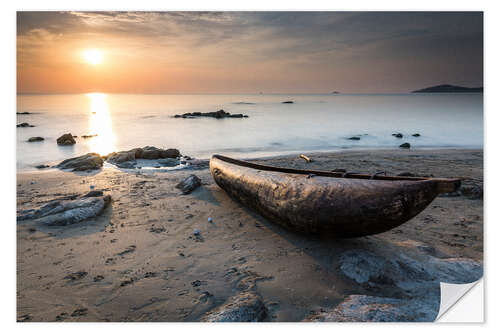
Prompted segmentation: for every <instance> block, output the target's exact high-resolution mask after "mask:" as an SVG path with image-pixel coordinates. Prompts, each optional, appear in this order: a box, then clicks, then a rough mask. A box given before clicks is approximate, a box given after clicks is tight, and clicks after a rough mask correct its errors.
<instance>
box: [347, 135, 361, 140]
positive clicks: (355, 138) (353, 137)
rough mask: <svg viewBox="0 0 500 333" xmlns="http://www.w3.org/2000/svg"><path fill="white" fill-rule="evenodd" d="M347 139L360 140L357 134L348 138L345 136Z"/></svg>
mask: <svg viewBox="0 0 500 333" xmlns="http://www.w3.org/2000/svg"><path fill="white" fill-rule="evenodd" d="M347 140H361V138H360V137H359V136H351V137H350V138H347Z"/></svg>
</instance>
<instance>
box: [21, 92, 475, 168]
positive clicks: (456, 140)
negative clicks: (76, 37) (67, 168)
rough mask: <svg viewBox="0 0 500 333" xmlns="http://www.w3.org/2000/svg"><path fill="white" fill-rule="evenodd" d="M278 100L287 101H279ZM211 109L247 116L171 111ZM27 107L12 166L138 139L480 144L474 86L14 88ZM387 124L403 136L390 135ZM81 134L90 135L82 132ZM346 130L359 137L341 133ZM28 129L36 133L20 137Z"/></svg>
mask: <svg viewBox="0 0 500 333" xmlns="http://www.w3.org/2000/svg"><path fill="white" fill-rule="evenodd" d="M286 100H292V101H294V104H282V103H281V102H283V101H286ZM250 103H251V104H250ZM219 109H224V110H225V111H227V112H230V113H244V114H247V115H248V116H249V118H243V119H238V118H228V119H221V120H217V119H214V118H200V119H182V118H180V119H178V118H173V117H172V116H173V115H175V114H181V113H185V112H196V111H199V112H209V111H217V110H219ZM26 111H27V112H32V113H33V114H30V115H17V123H21V122H28V123H30V124H33V125H35V126H36V127H32V128H17V168H18V170H19V171H28V170H33V167H34V166H35V165H38V164H42V163H46V164H50V163H54V162H56V161H60V160H63V159H66V158H69V157H74V156H78V155H81V154H84V153H87V152H97V153H100V154H107V153H110V152H113V151H119V150H128V149H131V148H135V147H143V146H147V145H150V146H157V147H163V148H178V149H179V150H180V151H181V153H182V154H185V155H189V156H194V157H197V158H208V157H210V155H211V154H214V153H220V154H226V155H229V156H233V157H260V156H272V155H281V154H287V153H297V152H312V151H333V150H341V149H360V148H397V147H398V146H399V144H401V143H403V142H409V143H410V144H411V146H412V147H415V148H432V147H457V148H482V147H483V94H398V95H361V94H349V95H345V94H340V95H122V94H99V93H93V94H79V95H19V96H17V112H26ZM69 132H70V133H72V134H73V135H77V136H78V138H77V139H76V140H77V143H76V145H74V146H69V147H67V146H66V147H64V146H58V145H57V144H56V139H57V138H58V137H59V136H60V135H62V134H64V133H69ZM396 132H401V133H402V134H403V135H404V138H403V139H397V138H394V137H393V136H391V134H392V133H396ZM414 133H419V134H420V135H421V136H420V137H413V136H411V134H414ZM89 134H97V135H98V136H97V137H94V138H91V139H83V138H81V136H82V135H89ZM355 135H359V136H360V137H361V140H359V141H353V140H348V139H347V138H349V137H351V136H355ZM32 136H42V137H44V138H45V141H43V142H35V143H28V142H27V140H28V139H29V138H30V137H32Z"/></svg>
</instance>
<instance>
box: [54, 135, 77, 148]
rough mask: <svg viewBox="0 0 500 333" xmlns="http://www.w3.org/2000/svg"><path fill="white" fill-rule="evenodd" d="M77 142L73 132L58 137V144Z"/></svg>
mask: <svg viewBox="0 0 500 333" xmlns="http://www.w3.org/2000/svg"><path fill="white" fill-rule="evenodd" d="M75 143H76V141H75V139H74V138H73V135H71V133H66V134H63V135H61V136H60V137H59V138H57V144H58V145H63V146H68V145H74V144H75Z"/></svg>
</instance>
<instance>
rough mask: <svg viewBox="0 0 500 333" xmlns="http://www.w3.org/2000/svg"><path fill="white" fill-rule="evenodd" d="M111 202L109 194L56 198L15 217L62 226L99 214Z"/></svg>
mask: <svg viewBox="0 0 500 333" xmlns="http://www.w3.org/2000/svg"><path fill="white" fill-rule="evenodd" d="M110 202H111V196H109V195H106V196H98V197H81V198H79V199H75V200H57V201H53V202H51V203H48V204H46V205H44V206H42V207H40V208H39V209H36V210H30V211H27V212H25V213H24V214H21V215H19V216H18V217H17V220H18V221H23V220H34V221H35V223H40V224H44V225H48V226H64V225H69V224H74V223H78V222H81V221H83V220H86V219H88V218H91V217H94V216H97V215H99V214H100V213H101V212H102V211H103V210H104V208H106V207H107V206H108V204H109V203H110Z"/></svg>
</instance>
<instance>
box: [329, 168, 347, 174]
mask: <svg viewBox="0 0 500 333" xmlns="http://www.w3.org/2000/svg"><path fill="white" fill-rule="evenodd" d="M332 172H342V173H345V172H347V169H342V168H337V169H333V170H332Z"/></svg>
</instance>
